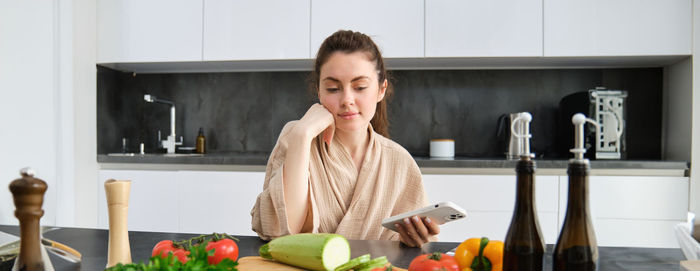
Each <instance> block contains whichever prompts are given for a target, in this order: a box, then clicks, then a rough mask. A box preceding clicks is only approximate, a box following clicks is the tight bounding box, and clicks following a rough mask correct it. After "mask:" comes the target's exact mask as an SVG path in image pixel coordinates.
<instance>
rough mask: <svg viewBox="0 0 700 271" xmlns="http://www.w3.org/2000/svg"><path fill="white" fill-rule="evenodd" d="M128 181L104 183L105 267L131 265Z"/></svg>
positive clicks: (111, 180)
mask: <svg viewBox="0 0 700 271" xmlns="http://www.w3.org/2000/svg"><path fill="white" fill-rule="evenodd" d="M130 188H131V182H130V181H117V180H114V179H109V180H107V181H105V193H106V194H107V211H108V213H109V247H108V249H107V267H112V266H114V265H116V264H118V263H122V264H127V263H131V247H130V246H129V230H128V229H127V218H128V215H129V213H128V211H129V189H130Z"/></svg>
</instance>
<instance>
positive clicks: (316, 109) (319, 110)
mask: <svg viewBox="0 0 700 271" xmlns="http://www.w3.org/2000/svg"><path fill="white" fill-rule="evenodd" d="M297 127H298V128H299V129H303V131H300V132H306V133H307V135H308V136H310V137H316V136H317V135H319V134H321V133H323V140H324V141H326V143H328V144H330V142H331V140H332V139H333V134H334V132H335V118H333V114H331V112H330V111H328V109H326V108H325V107H324V106H323V105H321V104H319V103H315V104H313V105H312V106H311V107H310V108H309V110H307V111H306V114H304V116H303V117H302V118H301V120H299V124H298V125H297Z"/></svg>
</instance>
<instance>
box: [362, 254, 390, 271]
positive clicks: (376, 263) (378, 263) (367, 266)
mask: <svg viewBox="0 0 700 271" xmlns="http://www.w3.org/2000/svg"><path fill="white" fill-rule="evenodd" d="M388 262H389V261H388V260H387V259H386V256H381V257H378V258H374V259H372V260H370V261H368V262H366V263H363V264H361V265H360V266H357V268H353V269H354V270H357V271H369V270H372V269H374V268H377V267H384V266H385V265H386V264H387V263H388Z"/></svg>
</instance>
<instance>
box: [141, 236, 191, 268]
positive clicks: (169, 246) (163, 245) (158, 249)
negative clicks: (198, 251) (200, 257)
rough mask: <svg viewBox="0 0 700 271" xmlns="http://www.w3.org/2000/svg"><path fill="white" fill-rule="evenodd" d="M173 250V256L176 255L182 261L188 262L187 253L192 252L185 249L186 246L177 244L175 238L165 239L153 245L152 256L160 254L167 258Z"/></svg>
mask: <svg viewBox="0 0 700 271" xmlns="http://www.w3.org/2000/svg"><path fill="white" fill-rule="evenodd" d="M171 252H172V253H173V256H175V258H176V259H178V260H179V261H180V262H181V263H186V262H187V255H189V254H190V252H189V251H185V248H184V247H182V246H179V245H175V244H174V243H173V240H163V241H160V242H158V243H157V244H156V246H155V247H153V252H152V253H151V257H155V256H160V257H161V258H165V257H167V256H168V254H169V253H171Z"/></svg>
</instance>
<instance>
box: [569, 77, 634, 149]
mask: <svg viewBox="0 0 700 271" xmlns="http://www.w3.org/2000/svg"><path fill="white" fill-rule="evenodd" d="M626 99H627V91H624V90H611V89H606V88H604V87H596V88H595V89H591V90H588V91H583V92H577V93H573V94H570V95H568V96H566V97H564V98H562V99H561V101H560V102H559V112H560V114H559V129H558V130H559V133H558V135H559V136H558V140H559V142H558V144H557V145H558V146H559V147H558V149H559V153H560V154H562V155H566V154H567V153H568V151H569V149H572V148H573V147H574V142H572V141H571V138H573V136H574V134H573V133H574V131H573V129H571V116H573V115H574V114H576V113H583V114H585V115H587V116H590V117H591V119H592V120H593V121H594V122H595V123H597V124H598V125H597V127H596V126H593V125H590V124H587V126H586V129H585V130H586V131H585V133H584V137H585V142H586V146H585V148H586V149H588V150H589V151H588V152H586V158H588V159H625V158H626V157H627V156H626V146H625V144H626V143H625V136H626V134H625V119H626V115H627V107H626V105H625V100H626Z"/></svg>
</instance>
